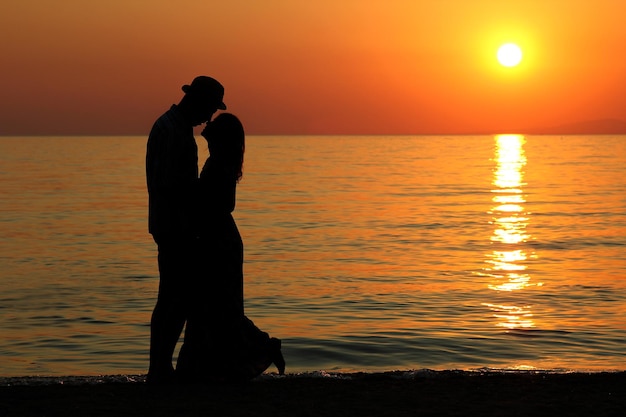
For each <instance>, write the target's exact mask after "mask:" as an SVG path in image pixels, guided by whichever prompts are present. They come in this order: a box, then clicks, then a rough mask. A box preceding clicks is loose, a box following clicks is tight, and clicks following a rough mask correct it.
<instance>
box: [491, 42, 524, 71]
mask: <svg viewBox="0 0 626 417" xmlns="http://www.w3.org/2000/svg"><path fill="white" fill-rule="evenodd" d="M497 56H498V62H499V63H500V64H502V65H503V66H505V67H515V66H517V65H518V64H519V63H520V62H521V61H522V50H521V49H520V47H519V46H517V45H516V44H514V43H505V44H504V45H502V46H500V48H498V54H497Z"/></svg>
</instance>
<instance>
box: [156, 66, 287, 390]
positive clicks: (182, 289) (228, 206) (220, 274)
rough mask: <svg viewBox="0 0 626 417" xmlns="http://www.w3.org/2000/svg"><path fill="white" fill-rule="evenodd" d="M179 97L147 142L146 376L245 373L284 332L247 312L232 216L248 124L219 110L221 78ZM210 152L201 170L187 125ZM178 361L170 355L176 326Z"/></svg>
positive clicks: (250, 373)
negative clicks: (154, 283)
mask: <svg viewBox="0 0 626 417" xmlns="http://www.w3.org/2000/svg"><path fill="white" fill-rule="evenodd" d="M182 90H183V92H184V93H185V94H184V96H183V97H182V99H181V100H180V102H179V103H178V104H177V105H176V104H175V105H172V106H171V107H170V109H169V110H168V111H166V112H165V113H164V114H163V115H162V116H161V117H159V118H158V119H157V120H156V122H155V123H154V125H153V127H152V130H151V132H150V135H149V138H148V144H147V151H146V179H147V186H148V196H149V203H148V206H149V215H148V229H149V232H150V233H151V234H152V236H153V238H154V241H155V242H156V244H157V247H158V265H159V276H160V278H159V292H158V297H157V302H156V305H155V307H154V311H153V313H152V318H151V322H150V366H149V369H148V376H147V381H148V382H149V383H155V384H163V383H173V382H183V383H186V382H189V383H203V382H216V381H217V382H219V381H246V380H249V379H252V378H254V377H256V376H258V375H260V374H261V373H263V372H264V371H265V370H266V369H267V368H268V367H269V366H270V365H271V364H272V363H274V364H275V365H276V367H277V369H278V372H279V373H280V374H284V371H285V360H284V359H283V356H282V352H281V341H280V340H279V339H276V338H272V337H270V336H269V335H268V334H267V333H266V332H263V331H261V330H260V329H259V328H258V327H257V326H256V325H255V324H254V323H253V322H252V321H251V320H250V319H248V318H247V317H246V315H245V313H244V300H243V241H242V239H241V235H240V234H239V230H238V228H237V224H236V223H235V220H234V218H233V216H232V212H233V210H234V209H235V204H236V188H237V184H238V182H239V180H240V179H241V177H242V167H243V160H244V152H245V133H244V128H243V125H242V124H241V122H240V121H239V119H238V118H237V117H236V116H234V115H232V114H230V113H220V114H219V115H217V116H216V117H215V118H214V119H213V120H211V119H212V118H213V115H214V114H215V113H216V112H217V111H218V110H226V105H225V104H224V101H223V99H224V87H223V86H222V85H221V84H220V83H219V82H218V81H217V80H215V79H213V78H211V77H207V76H199V77H196V78H195V79H194V80H193V81H192V83H191V84H190V85H184V86H183V87H182ZM202 123H206V126H205V128H204V130H203V131H202V136H203V137H204V138H205V139H206V140H207V145H208V149H209V157H208V158H207V160H206V162H205V164H204V167H203V169H202V171H201V173H200V175H198V148H197V145H196V141H195V138H194V135H193V128H194V127H195V126H198V125H200V124H202ZM183 328H184V330H185V333H184V342H183V345H182V347H181V349H180V352H179V355H178V360H177V363H176V369H174V366H173V364H172V358H173V355H174V350H175V348H176V344H177V343H178V339H179V337H180V335H181V333H182V331H183Z"/></svg>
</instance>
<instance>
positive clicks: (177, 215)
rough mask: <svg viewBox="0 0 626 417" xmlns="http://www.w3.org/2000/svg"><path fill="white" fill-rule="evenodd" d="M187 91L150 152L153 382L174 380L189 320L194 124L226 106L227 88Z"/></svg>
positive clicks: (158, 126) (156, 128)
mask: <svg viewBox="0 0 626 417" xmlns="http://www.w3.org/2000/svg"><path fill="white" fill-rule="evenodd" d="M182 89H183V92H184V93H185V95H184V96H183V98H182V99H181V101H180V102H179V103H178V105H176V104H175V105H172V107H171V108H170V109H169V110H168V111H167V112H165V113H164V114H163V115H162V116H161V117H159V118H158V119H157V121H156V122H155V123H154V125H153V127H152V130H151V131H150V136H149V137H148V144H147V151H146V179H147V185H148V196H149V203H148V208H149V216H148V229H149V232H150V233H151V234H152V237H153V238H154V241H155V242H156V244H157V247H158V252H159V254H158V264H159V275H160V279H159V294H158V298H157V302H156V305H155V307H154V311H153V312H152V319H151V322H150V367H149V369H148V382H151V383H167V382H170V381H172V380H173V377H174V368H173V366H172V356H173V354H174V349H175V348H176V343H177V342H178V338H179V337H180V334H181V332H182V330H183V327H184V325H185V320H186V318H187V311H186V310H187V308H188V303H187V300H188V299H189V292H190V288H191V285H192V283H193V280H194V267H193V262H194V254H195V250H196V243H195V241H196V230H194V225H193V210H194V205H193V196H194V192H193V191H194V188H195V185H196V181H197V179H198V147H197V145H196V140H195V138H194V136H193V127H194V126H197V125H200V124H202V123H204V122H207V121H208V120H210V119H211V117H212V116H213V114H214V113H215V112H216V111H217V110H218V109H221V110H226V105H225V104H224V102H223V99H224V87H223V86H222V85H221V84H220V83H219V82H218V81H216V80H215V79H213V78H211V77H206V76H199V77H196V78H195V79H194V80H193V82H192V83H191V85H184V86H183V88H182Z"/></svg>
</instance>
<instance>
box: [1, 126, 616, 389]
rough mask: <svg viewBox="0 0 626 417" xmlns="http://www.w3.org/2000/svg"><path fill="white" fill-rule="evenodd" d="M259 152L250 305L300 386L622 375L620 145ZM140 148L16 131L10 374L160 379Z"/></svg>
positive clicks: (249, 209) (142, 143) (4, 357)
mask: <svg viewBox="0 0 626 417" xmlns="http://www.w3.org/2000/svg"><path fill="white" fill-rule="evenodd" d="M246 145H247V147H246V155H245V164H244V176H243V178H242V181H241V182H240V184H239V186H238V191H237V193H238V194H237V197H238V200H237V206H236V209H235V212H234V216H235V219H236V221H237V224H238V226H239V229H240V232H241V234H242V237H243V240H244V245H245V263H244V273H245V309H246V314H247V315H248V317H249V318H250V319H252V320H253V321H254V322H255V323H256V324H257V325H258V326H259V327H260V328H261V329H262V330H264V331H266V332H268V333H269V334H270V335H271V336H274V337H278V338H280V339H282V343H283V354H284V356H285V359H286V361H287V372H288V373H294V374H297V373H312V372H331V373H332V372H334V373H350V372H383V371H392V370H399V371H409V370H435V371H436V370H505V371H506V370H511V371H515V370H538V371H539V370H547V371H550V372H569V371H584V372H594V371H616V370H626V136H611V135H604V136H575V135H570V136H541V135H527V136H523V135H516V134H503V135H483V136H249V137H248V138H247V144H246ZM198 147H199V164H200V165H202V164H203V162H204V159H205V158H206V157H207V154H208V151H207V149H206V143H205V142H204V140H203V139H202V138H201V137H199V140H198ZM145 149H146V137H119V136H115V137H107V136H100V137H87V136H85V137H76V136H74V137H0V334H1V335H2V336H1V337H0V377H21V376H62V375H85V376H89V375H125V374H126V375H142V374H145V372H146V371H147V365H148V349H149V335H150V326H149V322H150V316H151V312H152V308H153V307H154V304H155V300H156V295H157V287H158V281H159V275H158V270H157V250H156V245H155V243H154V241H153V240H152V238H151V236H150V235H149V234H148V230H147V191H146V180H145V163H144V162H145ZM179 346H180V345H179ZM275 371H276V370H275V369H273V368H270V369H268V372H275Z"/></svg>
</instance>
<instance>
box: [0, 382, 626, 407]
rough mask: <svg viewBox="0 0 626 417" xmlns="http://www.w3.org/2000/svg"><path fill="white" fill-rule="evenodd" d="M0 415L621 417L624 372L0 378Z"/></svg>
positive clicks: (625, 388) (625, 385) (625, 401)
mask: <svg viewBox="0 0 626 417" xmlns="http://www.w3.org/2000/svg"><path fill="white" fill-rule="evenodd" d="M0 380H1V381H0V382H1V386H0V416H6V417H10V416H63V417H71V416H81V417H84V416H124V415H129V416H200V415H202V416H246V417H254V416H274V417H277V416H316V417H319V416H368V417H369V416H394V417H398V416H544V415H545V416H555V417H557V416H558V417H560V416H620V417H621V416H625V415H626V372H604V373H549V372H548V373H544V372H494V371H491V372H460V371H437V372H435V371H427V372H424V371H422V372H414V373H412V372H386V373H378V374H368V373H364V374H335V375H328V374H325V375H311V374H309V375H288V376H286V377H278V376H263V377H261V378H260V379H258V380H254V381H251V382H249V383H245V384H239V385H236V384H235V385H232V384H231V385H209V384H207V385H172V386H152V385H147V384H146V383H145V382H144V379H143V377H124V376H117V377H116V376H110V377H102V379H101V380H100V381H97V382H95V383H94V382H93V378H92V379H90V380H89V381H90V382H88V383H87V382H86V380H82V379H81V378H80V377H75V378H73V379H67V378H66V379H63V378H58V379H54V378H48V379H46V378H43V379H42V378H32V379H23V378H22V379H12V378H1V379H0Z"/></svg>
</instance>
